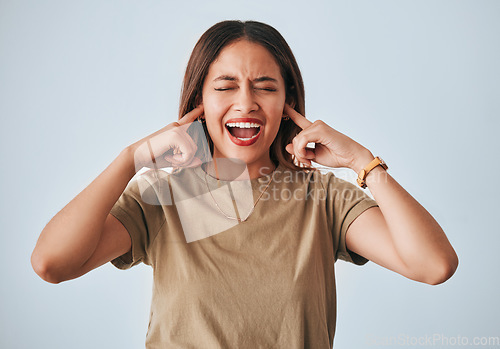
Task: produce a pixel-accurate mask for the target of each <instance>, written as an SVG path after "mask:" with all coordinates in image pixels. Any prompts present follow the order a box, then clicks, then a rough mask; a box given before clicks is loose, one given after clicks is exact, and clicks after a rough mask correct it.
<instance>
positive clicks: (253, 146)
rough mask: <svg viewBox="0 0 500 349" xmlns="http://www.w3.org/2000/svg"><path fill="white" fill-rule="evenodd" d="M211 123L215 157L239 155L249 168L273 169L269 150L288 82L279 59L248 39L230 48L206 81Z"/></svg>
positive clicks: (205, 97) (205, 98) (208, 122)
mask: <svg viewBox="0 0 500 349" xmlns="http://www.w3.org/2000/svg"><path fill="white" fill-rule="evenodd" d="M202 95H203V107H204V114H205V119H206V125H207V129H208V132H209V133H210V137H211V138H212V141H213V143H214V158H221V157H225V158H232V159H234V158H237V159H239V160H241V161H244V162H245V163H246V164H247V167H248V168H249V170H250V168H252V169H254V170H255V169H260V168H262V167H267V168H273V165H272V162H271V160H270V157H269V148H270V146H271V144H272V142H273V141H274V139H275V137H276V135H277V133H278V129H279V126H280V122H281V117H282V115H283V108H284V105H285V97H286V96H285V83H284V80H283V77H282V76H281V72H280V68H279V66H278V64H277V63H276V61H275V59H274V57H273V56H272V55H271V54H270V53H269V52H268V51H267V49H266V48H264V47H263V46H261V45H259V44H256V43H251V42H249V41H246V40H240V41H237V42H235V43H233V44H231V45H228V46H226V47H225V48H224V49H223V50H222V51H221V52H220V54H219V56H218V58H217V59H216V60H215V61H214V62H213V63H212V64H211V65H210V68H209V71H208V74H207V76H206V78H205V82H204V84H203V91H202Z"/></svg>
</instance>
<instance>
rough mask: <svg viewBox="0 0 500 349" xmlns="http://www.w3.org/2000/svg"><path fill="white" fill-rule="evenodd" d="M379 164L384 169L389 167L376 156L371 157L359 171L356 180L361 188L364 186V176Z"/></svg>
mask: <svg viewBox="0 0 500 349" xmlns="http://www.w3.org/2000/svg"><path fill="white" fill-rule="evenodd" d="M379 165H380V166H382V168H383V169H384V170H386V171H387V169H388V168H389V167H388V166H387V164H386V163H385V162H384V160H382V158H380V157H378V156H376V157H375V159H373V160H372V161H371V162H370V163H369V164H368V165H367V166H366V167H365V168H364V169H362V170H361V171H359V174H358V179H357V181H358V184H359V186H360V187H361V188H363V189H364V188H366V176H368V173H370V171H371V170H373V169H374V168H375V167H377V166H379Z"/></svg>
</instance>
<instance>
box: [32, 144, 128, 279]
mask: <svg viewBox="0 0 500 349" xmlns="http://www.w3.org/2000/svg"><path fill="white" fill-rule="evenodd" d="M134 174H135V167H134V162H133V153H132V150H131V149H130V148H126V149H124V150H123V151H122V152H121V153H120V154H119V155H118V157H117V158H116V159H115V160H114V161H113V162H112V163H111V164H110V165H109V166H108V167H107V168H106V169H105V170H104V171H103V172H102V173H101V174H100V175H99V176H98V177H97V178H96V179H94V181H92V183H90V184H89V185H88V186H87V187H86V188H85V189H84V190H83V191H82V192H81V193H80V194H78V195H77V196H76V197H75V198H74V199H73V200H71V201H70V202H69V203H68V204H67V205H66V206H65V207H64V208H63V209H62V210H61V211H59V212H58V213H57V214H56V215H55V216H54V217H53V218H52V219H51V220H50V221H49V223H48V224H47V225H46V226H45V228H44V229H43V230H42V233H41V234H40V237H39V238H38V241H37V244H36V246H35V249H34V250H33V253H32V255H31V264H32V266H33V269H34V270H35V272H36V273H37V274H38V275H39V276H40V277H41V278H42V279H44V280H46V281H48V282H52V283H59V282H61V281H64V280H69V279H72V278H75V277H77V276H80V275H82V274H84V272H83V270H82V267H83V266H84V265H85V264H86V263H87V261H89V259H90V257H91V256H92V255H93V254H94V252H95V251H96V248H97V246H98V245H99V241H100V240H101V239H102V238H105V239H106V241H107V244H106V246H107V248H106V251H102V252H105V253H102V254H103V255H105V256H101V258H100V259H101V260H102V259H103V258H102V257H104V259H108V258H109V259H110V260H111V259H112V258H113V257H117V256H120V255H122V254H123V253H126V252H127V251H128V250H129V249H130V246H131V240H130V236H129V235H128V233H127V231H126V230H125V228H124V227H123V226H122V225H121V223H120V222H119V221H118V220H116V219H115V218H114V217H112V216H111V217H108V215H109V212H110V211H111V208H112V207H113V205H114V204H115V203H116V201H117V200H118V198H119V197H120V195H121V194H122V193H123V191H124V190H125V187H126V186H127V184H128V182H129V181H130V179H131V178H132V177H133V176H134ZM105 223H106V227H108V228H109V229H107V230H108V231H109V233H108V234H106V236H104V237H103V236H101V235H102V232H103V228H104V227H105ZM101 249H102V248H101ZM105 262H106V261H102V263H101V264H104V263H105ZM87 266H88V264H87ZM97 266H98V265H95V266H94V267H97ZM87 271H88V270H87ZM85 272H86V271H85Z"/></svg>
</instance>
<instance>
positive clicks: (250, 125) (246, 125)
mask: <svg viewBox="0 0 500 349" xmlns="http://www.w3.org/2000/svg"><path fill="white" fill-rule="evenodd" d="M226 128H227V130H228V131H229V133H230V134H231V136H233V137H235V138H237V139H239V140H241V141H249V140H252V139H254V138H256V137H257V136H258V135H259V133H260V128H261V125H259V124H257V123H255V122H228V123H227V124H226Z"/></svg>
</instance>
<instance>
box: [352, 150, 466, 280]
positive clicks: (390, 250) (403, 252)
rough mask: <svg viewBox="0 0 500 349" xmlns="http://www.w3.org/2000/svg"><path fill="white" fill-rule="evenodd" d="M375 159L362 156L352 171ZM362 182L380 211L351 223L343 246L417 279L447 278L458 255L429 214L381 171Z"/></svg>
mask: <svg viewBox="0 0 500 349" xmlns="http://www.w3.org/2000/svg"><path fill="white" fill-rule="evenodd" d="M373 158H374V157H373V155H372V154H371V153H370V152H368V151H367V152H365V153H364V155H363V156H360V157H359V158H358V164H357V165H355V166H353V169H354V170H355V171H356V172H359V171H360V170H361V169H362V168H363V167H364V166H365V165H366V164H368V163H369V162H370V161H371V160H373ZM366 184H367V186H368V188H369V189H370V192H371V193H372V194H373V197H374V198H375V200H376V201H377V203H378V205H379V208H377V207H375V208H371V209H368V210H366V211H365V212H363V213H362V214H361V215H360V216H359V217H358V218H356V219H355V220H354V221H353V222H352V224H351V225H350V226H349V229H348V231H347V235H346V246H347V248H348V249H350V250H351V251H353V252H356V253H358V254H360V255H362V256H364V257H366V258H368V259H369V260H371V261H373V262H375V263H377V264H379V265H382V266H384V267H386V268H388V269H391V270H393V271H395V272H398V273H399V274H402V275H403V276H406V277H408V278H410V279H413V280H416V281H420V282H425V283H428V284H432V285H437V284H440V283H442V282H444V281H446V280H447V279H449V278H450V277H451V276H452V275H453V273H454V272H455V270H456V268H457V266H458V257H457V255H456V253H455V251H454V249H453V247H452V246H451V244H450V242H449V241H448V239H447V237H446V235H445V233H444V231H443V229H442V228H441V227H440V226H439V224H438V223H437V222H436V220H435V219H434V218H433V217H432V216H431V214H430V213H429V212H427V211H426V210H425V208H424V207H422V206H421V205H420V204H419V203H418V202H417V200H415V199H414V198H413V197H412V196H411V195H410V194H409V193H408V192H407V191H406V190H405V189H404V188H402V187H401V186H400V185H399V184H398V183H397V182H396V180H394V178H392V177H391V176H390V175H389V173H387V172H386V171H384V170H383V169H382V168H380V167H376V168H375V169H373V170H372V172H370V174H369V175H368V176H367V178H366Z"/></svg>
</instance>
